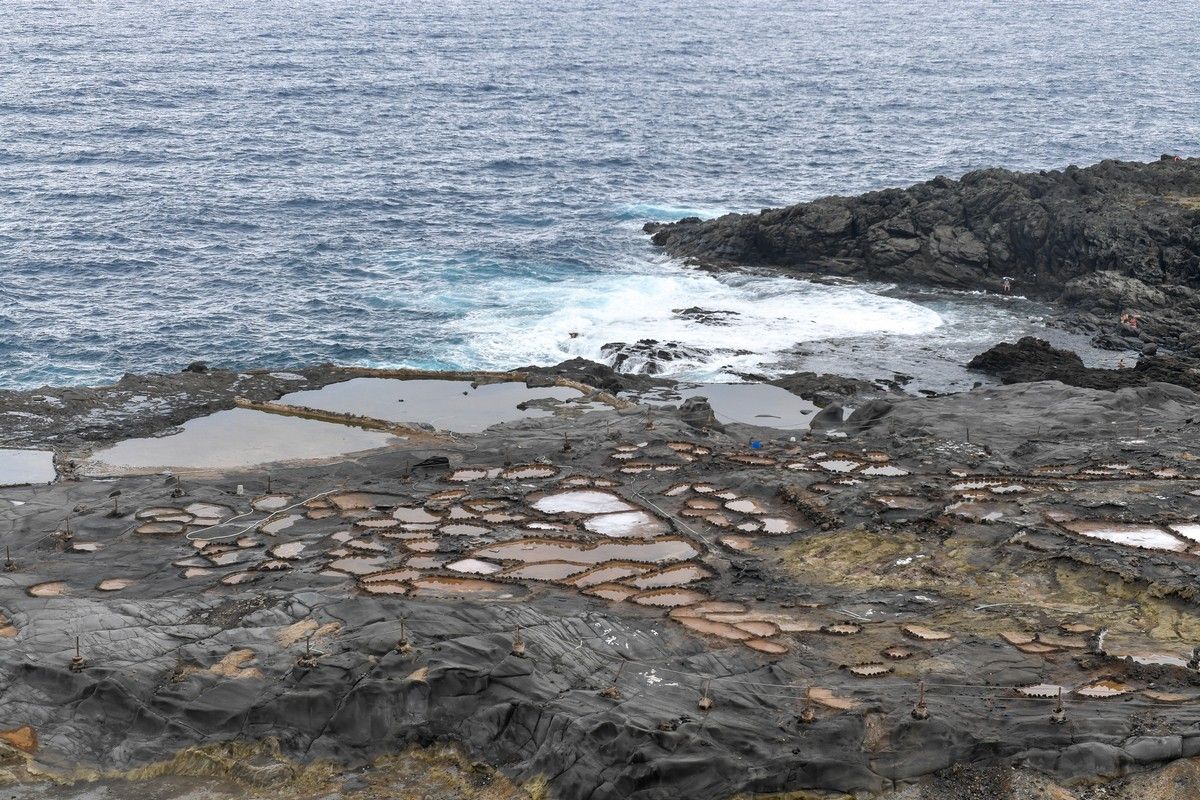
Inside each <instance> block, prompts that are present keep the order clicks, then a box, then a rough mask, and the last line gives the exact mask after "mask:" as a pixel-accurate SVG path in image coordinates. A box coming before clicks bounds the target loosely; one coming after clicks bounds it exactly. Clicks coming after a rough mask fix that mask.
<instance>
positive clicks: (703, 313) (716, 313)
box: [671, 306, 740, 326]
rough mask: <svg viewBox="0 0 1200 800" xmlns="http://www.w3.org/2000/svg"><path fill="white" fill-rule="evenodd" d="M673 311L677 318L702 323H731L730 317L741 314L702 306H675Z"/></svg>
mask: <svg viewBox="0 0 1200 800" xmlns="http://www.w3.org/2000/svg"><path fill="white" fill-rule="evenodd" d="M671 313H672V314H673V315H674V316H675V317H676V318H677V319H684V320H688V321H689V322H698V323H700V324H701V325H718V326H719V325H729V324H730V317H737V316H740V315H739V314H738V312H736V311H721V310H718V309H710V308H700V307H699V306H692V307H691V308H673V309H671Z"/></svg>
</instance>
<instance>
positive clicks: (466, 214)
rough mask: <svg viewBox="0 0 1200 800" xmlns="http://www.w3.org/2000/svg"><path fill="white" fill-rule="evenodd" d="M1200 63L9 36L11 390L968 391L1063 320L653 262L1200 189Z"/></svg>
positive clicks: (476, 28) (361, 16) (627, 32)
mask: <svg viewBox="0 0 1200 800" xmlns="http://www.w3.org/2000/svg"><path fill="white" fill-rule="evenodd" d="M1197 63H1200V9H1198V8H1197V6H1196V5H1195V4H1194V3H1189V2H1162V3H1155V4H1153V5H1148V4H1144V3H1138V2H1118V1H1116V0H1114V1H1113V2H1099V1H1096V2H1082V1H1079V0H1077V1H1067V2H1037V3H1032V2H1031V3H1018V2H982V1H980V2H958V1H956V0H936V1H934V0H913V1H912V2H907V1H906V2H890V3H845V2H835V0H819V1H818V0H798V1H797V2H789V3H763V2H752V1H751V0H722V1H720V2H716V1H714V0H693V1H692V2H687V3H682V2H659V3H629V2H608V1H607V0H587V2H584V0H546V1H545V2H540V3H536V4H534V3H524V2H516V1H515V0H494V1H492V2H487V1H486V0H473V2H469V3H465V2H463V3H460V2H453V1H451V2H445V1H444V0H443V1H441V2H427V1H426V0H411V1H410V2H403V3H386V2H382V0H357V1H351V2H338V3H328V2H307V1H306V0H298V1H296V2H273V1H272V0H265V1H264V2H255V3H244V2H232V1H229V2H219V1H217V0H190V1H189V2H186V3H184V2H171V1H170V0H168V1H166V2H163V1H162V0H155V2H149V0H125V2H120V1H119V0H114V2H104V3H74V2H72V3H68V2H46V1H45V0H43V1H42V2H36V1H35V2H21V3H17V2H12V3H8V4H6V5H5V6H4V8H3V9H2V10H0V74H3V76H4V77H3V78H2V79H0V134H2V135H0V387H6V388H14V387H29V386H36V385H39V384H42V383H54V384H63V383H68V384H79V383H96V382H102V381H109V380H112V379H115V378H117V377H119V376H120V375H121V374H122V373H124V372H126V371H137V372H146V371H172V370H178V369H180V368H181V367H182V366H184V365H186V364H187V363H189V362H191V361H194V360H197V359H200V360H205V361H207V362H209V363H210V364H213V365H224V366H230V367H234V368H253V367H283V366H287V365H295V364H306V363H314V362H321V361H336V362H345V363H353V364H362V365H373V366H399V365H408V366H418V367H429V368H505V367H513V366H519V365H523V364H528V363H551V362H557V361H559V360H562V359H565V358H569V357H573V356H584V357H589V358H600V357H601V355H602V352H601V350H602V347H603V345H604V344H606V343H608V342H613V341H632V340H636V339H642V338H654V339H659V340H670V341H679V342H682V343H684V344H685V345H688V346H689V347H690V348H692V349H693V351H694V352H695V353H697V354H698V355H695V356H694V357H692V358H686V359H683V360H681V361H680V362H677V363H675V364H673V365H672V366H671V370H672V371H673V372H674V373H675V374H677V375H679V376H681V377H687V378H693V379H708V380H712V379H716V380H729V379H732V376H733V375H734V374H735V373H737V372H756V373H762V374H769V373H772V372H778V371H780V370H783V369H789V368H803V367H804V366H805V365H806V364H809V363H810V361H811V359H812V358H817V359H818V361H820V359H821V358H824V362H822V363H824V364H825V365H826V366H828V364H829V363H830V362H831V360H832V361H837V360H839V359H844V358H851V356H849V355H848V354H850V353H852V352H860V351H861V352H867V353H869V354H870V355H871V357H872V358H874V359H875V360H876V362H879V363H880V366H879V368H880V369H888V368H890V367H889V364H888V363H887V358H883V359H882V360H881V359H880V354H881V353H883V354H887V353H892V352H895V353H901V354H902V353H909V354H912V353H917V352H930V351H931V350H936V351H937V352H938V353H940V354H942V356H943V357H944V358H946V359H948V361H955V360H956V359H960V358H961V357H969V354H970V351H971V350H972V349H973V348H976V347H977V345H982V346H984V347H986V345H987V344H989V343H990V342H989V341H986V340H987V339H988V338H989V337H990V336H992V335H993V334H995V335H1002V334H1003V333H1004V332H1005V331H1010V330H1012V329H1013V326H1014V325H1016V326H1017V327H1020V326H1022V325H1025V326H1029V325H1034V326H1036V321H1037V320H1036V317H1037V311H1036V309H1031V308H1027V307H1023V306H1021V305H1020V304H1019V301H1012V302H1009V303H1008V304H1004V303H988V302H983V301H980V300H979V299H978V298H966V297H964V298H962V301H961V302H959V301H958V300H956V299H955V298H953V297H950V298H947V297H945V296H936V297H934V296H931V297H929V298H928V299H922V297H921V296H906V295H903V294H900V293H897V292H895V291H892V290H890V289H889V288H888V287H878V286H825V285H820V284H816V283H810V282H807V281H798V280H791V279H786V278H779V277H762V276H748V275H736V276H733V275H729V276H720V275H711V274H708V273H702V272H698V271H694V270H690V269H688V268H685V267H683V266H682V265H680V264H677V263H673V262H672V261H670V260H668V259H666V258H664V257H663V255H662V254H661V253H659V252H657V251H656V250H655V249H654V248H653V247H651V246H650V244H649V242H648V239H647V237H646V236H645V235H643V234H642V233H641V230H640V229H641V226H642V224H643V223H644V222H646V221H648V220H670V219H675V218H678V217H681V216H687V215H699V216H706V217H707V216H715V215H719V214H722V213H725V212H728V211H753V210H757V209H759V208H763V207H768V206H778V205H782V204H787V203H792V202H797V201H801V200H805V199H811V198H814V197H818V196H822V195H827V194H846V193H857V192H861V191H865V190H869V189H875V188H880V187H885V186H893V185H906V184H909V183H912V182H916V181H921V180H926V179H929V178H931V177H933V176H935V175H939V174H941V175H948V176H957V175H959V174H961V173H963V172H965V171H968V170H971V169H974V168H979V167H985V166H993V165H1000V166H1006V167H1011V168H1019V169H1031V168H1060V167H1063V166H1066V165H1067V164H1072V163H1074V164H1079V165H1084V164H1088V163H1092V162H1095V161H1097V160H1100V159H1102V158H1126V159H1138V160H1150V159H1154V158H1156V157H1157V156H1158V155H1159V154H1160V153H1164V152H1170V153H1174V152H1180V153H1193V154H1194V153H1195V152H1196V151H1197V149H1198V147H1200V145H1198V139H1200V135H1198V134H1200V72H1198V71H1197V70H1196V69H1195V66H1194V65H1195V64H1197ZM693 306H699V307H703V308H711V309H720V310H728V311H735V312H737V313H736V315H729V317H728V319H729V320H730V324H728V325H725V326H722V327H712V326H706V325H701V324H699V323H696V322H695V321H692V320H689V319H687V318H682V317H680V316H679V315H678V314H676V313H675V312H676V311H677V310H678V309H682V308H688V307H693ZM573 334H574V335H573ZM831 342H841V343H849V344H846V345H845V346H844V347H843V348H842V349H841V350H837V353H841V354H842V355H837V354H836V353H835V354H834V355H833V356H830V355H829V354H830V352H831V350H830V348H831V347H832V345H831V344H830V343H831ZM930 342H933V343H934V344H933V346H931V345H930V344H929V343H930ZM834 349H835V350H836V348H834ZM980 349H981V348H980ZM872 363H875V362H872ZM905 363H907V362H905ZM902 366H903V365H902ZM872 368H875V367H872Z"/></svg>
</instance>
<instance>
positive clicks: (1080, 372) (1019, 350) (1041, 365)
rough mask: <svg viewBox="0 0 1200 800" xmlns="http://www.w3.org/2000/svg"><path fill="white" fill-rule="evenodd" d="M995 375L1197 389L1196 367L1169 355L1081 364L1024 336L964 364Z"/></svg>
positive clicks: (1098, 385)
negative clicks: (1107, 365)
mask: <svg viewBox="0 0 1200 800" xmlns="http://www.w3.org/2000/svg"><path fill="white" fill-rule="evenodd" d="M967 367H968V368H969V369H974V370H979V371H980V372H985V373H987V374H989V375H992V376H994V377H997V378H999V379H1000V381H1001V382H1002V383H1027V382H1032V381H1061V382H1062V383H1065V384H1067V385H1069V386H1081V387H1083V388H1086V389H1110V390H1112V389H1125V388H1129V387H1136V386H1148V385H1150V384H1151V383H1173V384H1175V385H1177V386H1183V387H1185V388H1188V389H1192V390H1193V391H1195V390H1200V370H1197V369H1196V368H1195V366H1194V365H1191V364H1189V363H1187V362H1185V361H1182V360H1181V359H1178V358H1174V357H1171V356H1143V357H1142V358H1140V359H1138V361H1137V363H1136V364H1132V365H1130V366H1129V368H1125V369H1102V368H1095V367H1086V366H1084V363H1083V359H1081V358H1080V357H1079V356H1078V355H1077V354H1076V353H1073V352H1071V351H1070V350H1060V349H1058V348H1056V347H1051V346H1050V343H1049V342H1046V341H1044V340H1042V339H1037V338H1034V337H1032V336H1026V337H1024V338H1022V339H1020V340H1019V341H1018V342H1017V343H1016V344H1012V343H1009V342H1001V343H1000V344H998V345H996V346H994V347H992V348H991V349H989V350H987V351H986V352H984V353H980V354H979V355H977V356H975V358H973V359H971V361H970V363H968V364H967Z"/></svg>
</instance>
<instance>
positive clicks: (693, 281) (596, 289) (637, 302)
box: [452, 263, 943, 380]
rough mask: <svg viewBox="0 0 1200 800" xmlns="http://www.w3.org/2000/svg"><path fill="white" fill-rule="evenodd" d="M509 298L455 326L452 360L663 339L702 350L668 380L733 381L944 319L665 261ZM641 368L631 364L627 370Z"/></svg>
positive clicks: (556, 355)
mask: <svg viewBox="0 0 1200 800" xmlns="http://www.w3.org/2000/svg"><path fill="white" fill-rule="evenodd" d="M492 291H498V290H497V289H492ZM502 296H503V297H504V299H505V303H504V307H496V305H495V304H493V303H489V304H487V305H486V306H477V307H476V308H475V309H474V310H472V311H470V312H469V313H467V314H466V315H465V317H463V318H462V319H461V320H459V321H457V322H455V323H452V324H453V325H455V327H456V328H459V331H458V332H459V334H460V336H459V337H457V338H459V340H460V341H461V344H460V345H459V347H458V352H456V353H455V354H454V356H453V359H452V360H454V361H456V362H459V363H462V364H464V365H469V366H471V367H476V368H495V367H498V366H516V365H523V364H554V363H558V362H559V361H563V360H566V359H569V358H575V357H577V356H579V357H583V358H587V359H591V360H594V361H609V359H606V358H605V356H604V354H603V353H602V348H603V346H604V345H605V344H607V343H609V342H630V343H631V342H636V341H638V340H640V339H655V340H658V341H659V342H678V343H680V344H681V345H684V346H685V347H687V348H691V349H694V350H695V351H698V352H697V353H696V354H695V355H694V356H692V357H689V358H684V359H681V360H678V361H674V362H671V363H670V364H669V365H668V368H667V371H666V372H665V373H664V374H669V375H671V376H673V377H680V378H687V379H691V380H730V377H729V376H728V375H724V373H727V372H729V371H746V370H755V371H769V370H767V369H766V367H767V366H768V365H770V364H771V363H773V362H775V361H776V360H777V359H778V356H779V355H780V354H782V353H784V352H785V351H787V350H789V349H791V348H793V347H794V346H795V345H796V344H797V343H801V342H809V341H817V340H822V339H831V338H836V337H841V336H854V335H862V334H872V333H883V334H894V335H917V334H922V333H925V332H927V331H930V330H932V329H934V328H936V327H938V326H939V325H941V324H942V321H943V320H942V318H941V316H940V315H939V314H938V313H937V312H935V311H933V310H931V309H928V308H926V307H924V306H921V305H917V304H915V303H911V302H908V301H905V300H899V299H895V298H890V297H884V296H881V295H878V294H873V293H872V292H870V291H867V290H866V289H863V288H858V287H850V286H827V285H821V284H814V283H810V282H807V281H802V280H796V279H792V278H784V277H765V276H751V275H736V274H722V275H719V276H718V275H713V274H710V273H706V272H701V271H697V270H689V269H685V268H682V267H678V266H676V265H673V264H669V263H661V264H655V265H654V272H653V273H649V272H647V271H645V267H644V266H643V267H642V268H641V269H637V270H630V271H624V272H614V273H610V274H608V275H594V276H582V277H579V278H575V279H572V280H565V281H558V282H554V283H547V282H544V281H534V280H522V281H517V282H505V284H504V286H503V290H502ZM693 307H699V308H702V309H706V310H709V311H724V312H733V313H731V314H728V315H726V316H724V322H725V323H726V324H721V325H713V324H705V323H703V322H700V321H697V320H696V319H694V318H689V317H686V316H681V315H680V314H678V313H676V312H677V311H678V310H681V309H688V308H693ZM572 334H574V336H573V335H572ZM699 351H705V352H699ZM641 366H642V365H641V364H638V363H636V362H634V363H627V364H626V365H624V367H623V370H624V371H638V370H639V368H640V367H641Z"/></svg>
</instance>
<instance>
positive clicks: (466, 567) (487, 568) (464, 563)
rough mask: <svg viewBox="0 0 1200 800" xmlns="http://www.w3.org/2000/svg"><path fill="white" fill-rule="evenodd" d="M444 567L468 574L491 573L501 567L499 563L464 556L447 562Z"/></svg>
mask: <svg viewBox="0 0 1200 800" xmlns="http://www.w3.org/2000/svg"><path fill="white" fill-rule="evenodd" d="M446 569H448V570H450V571H451V572H462V573H466V574H469V575H491V574H492V573H494V572H499V571H500V570H501V569H502V567H501V566H500V565H499V564H493V563H492V562H490V561H482V560H480V559H478V558H464V559H462V560H460V561H455V562H454V563H452V564H447V565H446Z"/></svg>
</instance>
